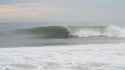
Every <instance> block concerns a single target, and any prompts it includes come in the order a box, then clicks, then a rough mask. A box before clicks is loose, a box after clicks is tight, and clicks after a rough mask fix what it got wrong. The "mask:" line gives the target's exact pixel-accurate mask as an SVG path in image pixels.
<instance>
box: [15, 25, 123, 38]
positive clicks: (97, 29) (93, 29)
mask: <svg viewBox="0 0 125 70" xmlns="http://www.w3.org/2000/svg"><path fill="white" fill-rule="evenodd" d="M13 32H14V33H17V34H22V35H24V34H25V35H29V36H31V35H34V36H39V37H47V38H68V37H102V36H103V37H125V28H124V27H117V26H67V27H65V26H47V27H36V28H29V29H20V30H14V31H13Z"/></svg>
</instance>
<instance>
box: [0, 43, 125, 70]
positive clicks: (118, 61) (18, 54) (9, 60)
mask: <svg viewBox="0 0 125 70" xmlns="http://www.w3.org/2000/svg"><path fill="white" fill-rule="evenodd" d="M124 50H125V43H121V44H103V45H102V44H91V45H67V46H51V47H50V46H45V47H20V48H0V70H125V61H124V59H125V52H124Z"/></svg>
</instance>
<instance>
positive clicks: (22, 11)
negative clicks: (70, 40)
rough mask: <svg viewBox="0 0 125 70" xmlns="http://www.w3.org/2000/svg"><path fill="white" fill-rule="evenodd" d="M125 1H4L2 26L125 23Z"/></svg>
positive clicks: (0, 3)
mask: <svg viewBox="0 0 125 70" xmlns="http://www.w3.org/2000/svg"><path fill="white" fill-rule="evenodd" d="M124 7H125V0H0V15H1V16H0V22H7V21H9V22H10V21H13V22H20V21H24V22H29V21H30V22H36V21H37V22H41V21H91V22H92V21H95V22H105V21H106V22H125V13H124V12H125V9H124Z"/></svg>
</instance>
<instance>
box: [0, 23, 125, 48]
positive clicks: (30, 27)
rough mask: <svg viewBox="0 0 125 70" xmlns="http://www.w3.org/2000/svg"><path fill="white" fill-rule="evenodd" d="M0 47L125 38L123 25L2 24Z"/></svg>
mask: <svg viewBox="0 0 125 70" xmlns="http://www.w3.org/2000/svg"><path fill="white" fill-rule="evenodd" d="M0 25H1V26H0V47H20V46H54V45H82V44H83V45H84V44H116V43H124V42H125V27H124V26H122V27H120V26H113V25H112V26H61V25H60V26H59V25H56V26H55V25H54V26H48V25H45V24H44V25H43V24H40V23H38V24H33V23H31V24H30V23H27V24H19V23H18V24H17V23H9V24H7V23H4V24H0Z"/></svg>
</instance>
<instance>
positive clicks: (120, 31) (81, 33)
mask: <svg viewBox="0 0 125 70" xmlns="http://www.w3.org/2000/svg"><path fill="white" fill-rule="evenodd" d="M98 29H99V28H98ZM100 30H101V28H100ZM71 35H73V36H77V37H93V36H96V37H97V36H107V37H125V28H122V27H117V26H108V27H106V28H105V29H104V30H101V31H98V30H96V29H94V28H79V29H77V30H76V31H75V32H71Z"/></svg>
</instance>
